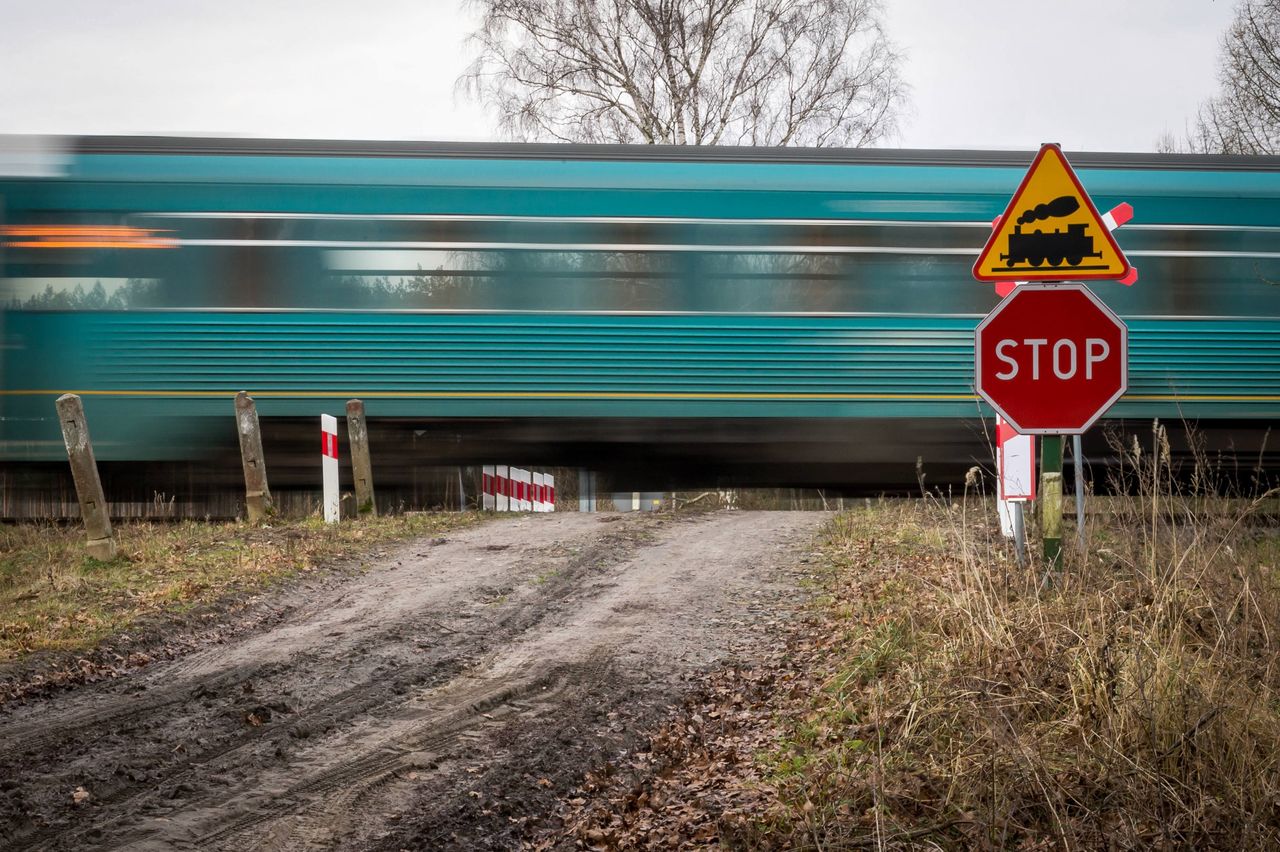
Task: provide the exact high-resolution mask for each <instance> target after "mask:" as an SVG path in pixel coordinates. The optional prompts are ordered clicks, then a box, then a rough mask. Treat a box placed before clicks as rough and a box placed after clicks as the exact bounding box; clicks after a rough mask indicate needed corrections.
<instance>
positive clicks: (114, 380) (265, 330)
mask: <svg viewBox="0 0 1280 852" xmlns="http://www.w3.org/2000/svg"><path fill="white" fill-rule="evenodd" d="M1070 157H1071V160H1072V163H1073V164H1074V165H1075V167H1076V169H1077V171H1078V172H1079V174H1080V176H1081V179H1082V181H1083V182H1084V184H1085V186H1086V187H1087V188H1088V190H1089V192H1090V194H1091V195H1092V197H1093V199H1094V201H1095V203H1096V204H1097V206H1098V207H1099V209H1102V210H1106V209H1108V208H1110V207H1111V206H1114V205H1115V204H1118V203H1120V202H1122V201H1127V202H1129V203H1131V204H1132V205H1133V206H1134V208H1135V210H1136V218H1135V220H1134V222H1133V223H1132V224H1130V225H1128V226H1126V227H1125V228H1124V229H1123V231H1121V232H1119V234H1118V235H1117V236H1118V240H1119V242H1120V245H1121V246H1122V247H1123V248H1124V250H1125V252H1126V253H1127V255H1128V256H1129V258H1130V260H1131V261H1132V262H1133V263H1134V264H1135V265H1136V266H1138V267H1139V268H1140V270H1141V280H1140V282H1139V283H1138V284H1137V285H1136V286H1134V287H1132V288H1125V287H1122V286H1119V285H1115V284H1111V283H1108V282H1103V283H1098V284H1095V285H1093V288H1094V290H1095V292H1097V293H1099V295H1100V296H1101V297H1102V298H1103V300H1104V301H1106V302H1107V303H1108V304H1109V305H1110V306H1111V307H1112V308H1113V309H1114V310H1116V311H1117V312H1118V313H1119V314H1120V315H1121V316H1122V317H1124V318H1125V319H1126V321H1127V322H1128V323H1129V327H1130V347H1131V355H1130V367H1129V375H1130V389H1129V393H1128V394H1127V395H1126V396H1125V397H1124V398H1123V399H1122V400H1121V401H1120V402H1119V403H1118V404H1117V405H1116V406H1115V408H1114V409H1113V410H1112V412H1111V413H1110V415H1109V417H1110V418H1112V419H1113V420H1114V419H1117V418H1119V419H1123V420H1125V421H1126V422H1128V423H1131V424H1137V423H1141V422H1143V421H1149V419H1150V418H1153V417H1160V418H1162V419H1164V420H1165V421H1170V422H1174V423H1181V422H1196V423H1199V424H1200V425H1201V428H1203V429H1204V431H1205V434H1206V435H1207V436H1208V440H1209V442H1210V448H1211V449H1221V448H1234V449H1236V450H1238V451H1241V452H1242V453H1254V452H1257V451H1258V450H1260V449H1261V448H1262V446H1263V442H1264V440H1265V437H1264V436H1265V434H1266V430H1267V429H1268V428H1269V426H1270V425H1271V424H1272V423H1274V422H1275V421H1276V419H1277V416H1278V415H1280V158H1276V157H1230V158H1228V157H1210V156H1191V155H1131V154H1096V153H1095V154H1088V153H1079V154H1072V155H1070ZM1031 158H1032V155H1031V154H1030V153H1025V152H981V151H915V150H831V149H823V150H808V149H758V148H670V147H662V146H583V145H510V144H432V143H379V142H324V141H295V140H253V139H201V138H163V137H124V138H116V137H98V138H95V137H85V138H62V139H48V140H34V139H24V138H16V139H15V138H11V139H8V140H4V141H3V142H2V143H0V336H2V337H0V342H2V346H0V376H3V383H2V388H0V464H3V468H2V470H0V472H2V473H3V474H4V477H5V483H7V484H6V486H5V487H6V488H8V487H10V486H14V484H15V483H16V486H23V484H24V483H25V484H26V485H30V483H32V482H35V481H36V480H37V479H38V478H39V477H38V476H37V475H36V473H35V472H39V471H44V472H45V473H48V472H49V471H60V470H62V467H64V466H65V465H64V460H65V456H64V454H63V447H62V442H61V437H60V432H59V428H58V423H57V420H56V417H55V412H54V406H53V401H54V399H55V398H56V397H57V396H58V395H59V394H60V393H63V392H66V391H74V392H76V393H79V394H81V395H83V396H84V399H85V406H86V410H87V412H88V417H89V422H90V427H91V430H92V433H93V437H94V442H95V450H96V452H97V456H98V459H99V460H100V462H102V463H103V464H104V467H105V468H106V469H107V470H108V471H111V470H116V471H117V473H116V474H115V476H116V481H117V482H118V483H123V482H124V481H125V474H124V473H122V472H120V471H123V470H124V469H125V466H126V465H127V469H128V470H131V471H134V472H135V475H134V478H135V479H137V480H138V481H137V483H136V486H137V487H138V488H143V489H148V488H154V489H155V490H166V491H170V493H172V492H173V491H177V490H181V489H183V488H185V489H188V490H192V489H196V490H198V489H199V488H201V487H205V483H206V482H209V481H211V480H210V479H209V477H214V478H215V479H216V478H217V477H218V476H222V475H223V474H216V475H215V474H214V473H210V471H222V472H223V473H225V479H226V482H228V483H232V484H233V483H234V481H235V478H236V477H237V476H238V475H239V474H238V466H237V465H238V462H237V461H236V459H237V456H236V454H235V453H236V450H235V446H236V444H235V442H236V438H235V430H234V426H233V421H232V417H231V415H232V398H233V396H234V394H235V393H236V392H237V391H239V390H247V391H249V392H250V393H252V394H253V395H254V397H255V398H256V399H257V400H258V404H259V411H260V413H261V415H262V416H263V418H264V420H265V422H266V424H267V425H266V428H267V431H268V439H269V443H271V445H272V447H274V448H275V450H274V452H277V455H276V456H275V457H276V458H284V456H285V454H286V453H291V452H296V456H297V459H299V461H298V465H292V466H291V465H288V464H286V465H282V466H281V467H280V470H281V471H282V475H283V476H285V477H286V479H285V480H284V481H283V482H282V481H281V480H280V479H278V478H277V480H276V483H273V484H275V485H276V487H289V484H290V482H289V480H288V477H289V476H293V475H294V474H293V472H292V471H293V470H294V467H296V468H297V471H298V472H297V476H300V477H303V478H304V479H305V478H306V477H310V478H314V473H313V471H312V470H311V468H312V467H313V466H314V465H313V462H314V459H313V458H312V456H313V455H314V453H313V452H312V451H313V450H314V449H315V444H316V443H317V442H316V440H315V435H314V432H315V420H316V415H318V414H320V413H321V412H330V413H334V414H338V415H341V413H342V405H343V403H344V402H345V400H347V399H349V398H351V397H360V398H362V399H364V400H365V401H366V404H367V407H368V412H369V416H370V418H371V423H372V428H373V430H374V431H373V440H374V446H375V472H376V474H377V477H378V479H379V485H380V486H388V487H394V486H395V484H396V483H397V482H398V481H400V480H403V479H404V477H406V476H408V473H407V471H409V470H410V469H411V468H412V467H413V466H414V465H415V464H418V463H432V464H450V465H452V464H458V465H471V464H481V463H489V462H493V461H495V460H496V461H498V462H503V461H509V462H511V463H523V464H525V465H526V466H528V465H549V464H555V465H569V466H578V467H590V468H595V469H600V470H607V471H610V472H611V473H612V474H613V476H614V482H615V485H616V486H618V487H623V488H643V489H665V488H671V487H679V486H683V485H701V484H710V483H711V482H713V481H714V482H716V483H719V484H771V485H792V486H800V485H808V486H822V487H828V488H833V489H839V490H844V491H845V492H846V493H848V492H854V491H880V490H895V489H900V488H905V487H909V486H914V485H915V484H916V482H917V458H922V459H923V463H924V465H925V467H926V469H927V470H928V471H929V472H930V474H931V478H930V483H931V484H938V483H944V482H946V481H951V480H954V479H955V478H956V477H959V476H962V475H963V472H964V470H965V469H967V468H968V467H969V466H970V465H971V464H974V463H975V460H978V461H980V460H982V459H989V458H990V451H989V448H988V444H987V438H986V435H987V429H986V428H985V427H984V418H986V419H987V420H989V417H990V411H989V410H988V409H987V408H986V407H985V406H984V405H982V404H980V403H979V402H978V401H977V399H976V397H975V395H974V392H973V388H972V384H973V343H972V339H973V329H974V326H975V325H976V323H977V322H978V320H979V319H980V318H981V316H983V315H984V314H986V313H987V312H988V311H989V310H990V309H991V307H992V306H993V305H994V304H995V302H996V296H995V295H994V294H993V292H992V288H991V287H990V286H989V285H983V284H979V283H976V282H975V281H974V280H973V279H972V277H971V275H970V266H971V265H972V263H973V260H974V257H975V256H976V254H977V252H978V251H979V249H980V248H981V246H982V245H983V243H984V241H985V239H986V237H987V235H988V233H989V229H990V227H991V221H992V219H993V218H994V217H995V216H997V215H999V214H1000V213H1002V212H1003V209H1004V206H1005V205H1006V203H1007V202H1008V199H1009V197H1010V194H1011V193H1012V192H1013V190H1014V189H1015V188H1016V187H1017V185H1018V181H1019V180H1020V178H1021V177H1022V174H1023V172H1024V171H1025V169H1026V167H1027V164H1028V163H1029V162H1030V161H1031ZM1148 428H1149V427H1148ZM1090 446H1091V447H1092V450H1091V452H1093V453H1094V454H1100V453H1102V452H1103V451H1102V449H1101V444H1100V438H1098V437H1097V436H1091V437H1090ZM272 447H269V456H270V455H271V453H272V452H273V450H272ZM197 461H198V462H199V466H197V467H195V468H193V467H192V466H191V464H192V463H194V462H197ZM181 464H186V465H187V466H186V467H185V468H181V469H183V470H186V471H187V472H186V474H185V476H186V478H187V479H186V481H185V485H184V484H182V483H180V482H179V483H176V484H170V485H168V486H167V487H166V486H164V485H157V484H156V483H157V480H156V479H155V476H157V474H156V473H154V472H155V471H160V470H168V469H169V468H166V467H165V466H166V465H169V466H171V467H172V469H175V470H176V469H179V468H178V467H173V466H175V465H179V466H180V465H181ZM113 465H115V466H116V467H115V468H113V467H112V466H113ZM269 465H270V459H269ZM192 470H196V471H197V472H196V473H192ZM137 471H150V472H151V473H148V474H147V476H143V475H142V474H138V473H136V472H137ZM32 477H35V478H34V479H33V478H32ZM147 477H151V478H147ZM309 482H310V480H309V479H308V480H306V483H309ZM299 483H300V486H301V484H306V483H303V482H302V480H299ZM16 486H15V487H16ZM121 487H123V485H121Z"/></svg>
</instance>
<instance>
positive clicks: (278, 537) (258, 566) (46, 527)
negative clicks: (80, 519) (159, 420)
mask: <svg viewBox="0 0 1280 852" xmlns="http://www.w3.org/2000/svg"><path fill="white" fill-rule="evenodd" d="M480 517H481V516H480V515H478V514H476V513H456V512H453V513H421V514H405V515H396V516H390V517H380V518H373V519H364V520H361V521H359V522H358V523H355V522H350V523H347V522H344V523H341V524H334V525H326V524H324V523H322V522H321V521H320V520H319V519H318V518H308V519H303V520H293V521H280V522H277V523H275V524H273V525H272V526H270V527H252V526H248V525H246V524H243V523H216V522H215V523H209V522H205V523H201V522H194V521H192V522H182V523H173V524H151V523H126V524H120V525H117V526H116V529H115V532H116V541H117V544H118V549H119V553H120V556H118V557H117V558H116V559H114V560H112V561H110V562H99V561H97V560H94V559H91V558H89V557H88V556H86V555H85V552H84V530H83V529H82V528H81V527H80V525H79V524H69V525H65V526H60V525H51V524H18V525H8V526H0V665H3V664H5V663H9V662H13V661H16V660H21V659H23V658H24V657H27V656H29V655H31V654H33V653H35V652H40V651H83V650H86V649H89V648H92V647H93V646H94V645H96V644H97V643H99V642H101V641H103V640H105V639H107V638H109V637H114V636H118V635H119V634H121V633H124V632H126V631H129V630H131V629H133V628H135V627H136V626H138V625H139V624H140V623H141V622H143V621H145V620H146V619H148V618H150V617H154V616H163V615H172V614H178V613H182V612H184V611H188V610H191V609H192V608H195V607H198V606H200V605H204V604H213V603H216V602H218V601H220V600H222V599H224V598H229V597H236V596H240V595H244V594H246V593H252V592H254V591H258V590H261V589H264V588H266V587H268V586H270V585H272V584H275V583H279V582H280V581H282V580H285V579H287V578H290V577H294V576H297V575H300V574H305V573H307V572H312V571H316V570H317V569H319V568H320V567H322V566H323V565H325V564H327V563H332V562H336V561H340V560H346V559H356V558H358V557H360V556H362V555H363V554H366V553H369V552H371V551H373V550H374V549H375V548H376V546H377V545H379V544H384V543H388V542H392V541H396V540H399V539H404V538H409V537H413V536H424V535H438V534H441V533H444V532H447V531H449V530H453V529H458V528H460V527H465V526H469V525H471V524H474V523H476V522H477V521H478V520H479V518H480Z"/></svg>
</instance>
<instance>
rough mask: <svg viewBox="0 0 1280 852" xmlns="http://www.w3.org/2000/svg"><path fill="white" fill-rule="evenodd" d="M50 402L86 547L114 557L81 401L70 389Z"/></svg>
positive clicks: (104, 556)
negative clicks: (77, 501)
mask: <svg viewBox="0 0 1280 852" xmlns="http://www.w3.org/2000/svg"><path fill="white" fill-rule="evenodd" d="M54 405H55V406H56V407H57V409H58V421H59V422H60V423H61V425H62V440H63V442H64V443H65V444H66V445H67V458H68V459H69V460H70V461H71V475H72V477H73V478H74V479H75V482H76V496H77V497H78V498H79V499H80V517H81V518H82V519H83V520H84V528H85V532H86V533H87V534H88V544H87V545H86V549H87V550H88V551H89V555H90V556H92V557H93V558H94V559H99V560H101V561H103V562H107V561H109V560H111V559H115V558H116V542H115V539H114V538H112V537H111V515H110V514H109V513H108V512H107V500H106V497H105V496H103V493H102V480H101V479H99V478H98V462H97V461H96V460H95V459H94V457H93V443H92V442H91V441H90V440H89V424H88V422H87V421H86V420H85V418H84V405H83V404H82V403H81V402H80V397H78V396H76V395H75V394H73V393H64V394H63V395H62V396H60V397H58V400H57V402H56V403H54Z"/></svg>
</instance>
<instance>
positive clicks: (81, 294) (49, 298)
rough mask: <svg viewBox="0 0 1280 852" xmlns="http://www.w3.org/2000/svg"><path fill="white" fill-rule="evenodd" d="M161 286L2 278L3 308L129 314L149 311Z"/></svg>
mask: <svg viewBox="0 0 1280 852" xmlns="http://www.w3.org/2000/svg"><path fill="white" fill-rule="evenodd" d="M158 285H159V280H158V279H155V278H101V277H94V278H80V277H60V278H59V277H30V278H25V277H24V278H3V279H0V305H2V306H3V307H5V308H6V309H8V310H77V311H89V310H129V309H131V308H144V307H150V306H151V305H152V304H153V303H154V301H155V294H156V289H157V287H158Z"/></svg>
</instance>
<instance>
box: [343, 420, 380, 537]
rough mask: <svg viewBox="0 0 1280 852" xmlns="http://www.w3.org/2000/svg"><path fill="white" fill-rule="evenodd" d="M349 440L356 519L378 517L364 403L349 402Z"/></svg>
mask: <svg viewBox="0 0 1280 852" xmlns="http://www.w3.org/2000/svg"><path fill="white" fill-rule="evenodd" d="M347 440H348V441H349V442H350V444H351V474H352V477H353V478H354V479H355V485H356V517H360V518H362V517H366V516H368V517H371V518H374V517H377V515H378V505H377V503H375V502H374V499H373V464H372V462H370V461H369V429H368V426H367V425H366V424H365V421H364V402H363V401H361V400H358V399H349V400H347Z"/></svg>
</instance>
